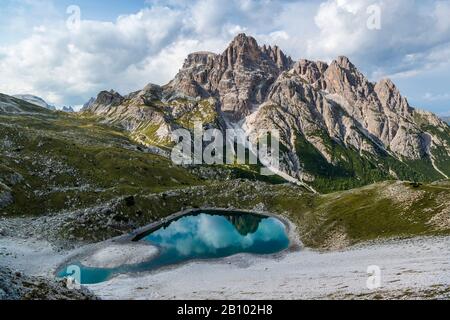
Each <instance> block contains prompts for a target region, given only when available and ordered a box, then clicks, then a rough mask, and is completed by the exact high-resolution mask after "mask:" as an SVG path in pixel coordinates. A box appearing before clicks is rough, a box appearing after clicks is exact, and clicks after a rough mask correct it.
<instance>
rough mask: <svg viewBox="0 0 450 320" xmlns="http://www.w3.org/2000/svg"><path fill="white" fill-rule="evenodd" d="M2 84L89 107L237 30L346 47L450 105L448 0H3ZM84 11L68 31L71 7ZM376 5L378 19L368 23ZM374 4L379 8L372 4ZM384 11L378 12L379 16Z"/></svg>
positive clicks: (320, 48) (222, 44) (170, 71)
mask: <svg viewBox="0 0 450 320" xmlns="http://www.w3.org/2000/svg"><path fill="white" fill-rule="evenodd" d="M0 5H1V6H0V7H1V9H0V21H1V22H0V74H1V75H2V79H8V80H7V81H6V80H2V81H0V92H2V93H6V94H18V93H30V94H35V95H39V96H41V97H43V98H44V99H46V100H47V101H48V102H50V103H54V104H57V105H80V104H82V103H83V102H85V101H87V100H88V99H89V98H90V97H91V96H95V95H96V94H97V93H98V92H99V91H100V90H103V89H112V88H114V89H116V90H118V91H119V92H121V93H122V94H126V93H128V92H131V91H134V90H138V89H140V88H142V87H143V86H144V85H145V84H147V83H149V82H153V83H158V84H164V83H166V82H168V81H169V80H170V79H171V78H172V77H173V76H174V75H175V74H176V72H177V70H178V69H179V68H180V67H181V65H182V63H183V61H184V58H185V57H186V55H187V54H188V53H190V52H193V51H199V50H209V51H214V52H222V51H223V50H224V49H225V48H226V46H227V44H228V43H229V41H230V40H231V39H232V38H233V37H234V36H235V35H236V34H237V33H239V32H246V33H247V34H249V35H252V36H254V37H255V38H256V39H257V40H258V42H259V43H261V44H262V43H267V44H278V45H279V46H280V47H281V48H282V49H283V50H284V51H285V52H286V53H287V54H289V55H291V56H292V57H293V58H294V59H300V58H307V59H313V60H324V61H327V62H330V61H331V60H332V59H333V58H335V57H337V56H339V55H346V56H348V57H349V58H350V59H351V60H352V61H353V62H354V63H355V64H356V65H357V66H358V67H359V68H360V69H361V70H362V71H363V72H364V73H365V74H366V75H367V76H368V77H369V79H370V80H372V81H377V80H379V79H380V78H383V77H390V78H392V79H393V80H394V82H395V83H396V84H397V85H398V86H399V88H400V90H401V91H402V93H403V94H404V95H406V96H407V97H408V99H409V101H410V103H411V104H412V105H413V106H417V107H420V108H423V109H428V110H432V111H434V112H436V113H438V114H443V115H444V114H448V115H450V86H449V83H450V19H449V17H450V0H420V1H419V0H322V1H312V0H304V1H295V0H285V1H271V0H240V1H238V0H229V1H226V2H225V1H222V0H191V1H181V0H166V1H164V0H147V1H145V0H127V1H123V0H97V1H88V0H81V1H80V0H57V1H56V0H0ZM70 5H77V6H79V8H80V10H81V21H80V25H79V26H80V27H79V28H78V29H76V30H72V29H69V28H68V27H67V24H66V21H67V19H68V18H69V15H68V14H67V13H66V10H67V8H68V6H70ZM373 5H376V8H379V13H380V16H379V18H380V19H379V22H380V26H379V28H368V27H367V22H368V21H369V19H370V18H373V16H372V15H371V14H370V12H372V11H370V10H369V9H370V8H371V6H373ZM369 11H370V12H369ZM377 17H378V16H377Z"/></svg>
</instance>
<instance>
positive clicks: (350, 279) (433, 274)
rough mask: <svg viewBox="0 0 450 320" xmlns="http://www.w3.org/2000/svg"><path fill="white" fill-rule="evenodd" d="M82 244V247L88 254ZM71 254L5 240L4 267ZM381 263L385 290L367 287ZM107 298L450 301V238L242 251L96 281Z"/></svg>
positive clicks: (0, 251)
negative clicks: (276, 252) (267, 253)
mask: <svg viewBox="0 0 450 320" xmlns="http://www.w3.org/2000/svg"><path fill="white" fill-rule="evenodd" d="M81 250H83V248H81V249H78V250H77V251H81ZM74 252H75V251H72V252H59V253H58V252H56V251H54V250H53V249H52V248H51V247H50V246H49V245H48V244H46V243H44V242H32V241H30V240H20V241H19V240H18V239H13V238H1V239H0V256H1V259H0V265H6V266H8V267H10V268H12V269H15V270H21V271H24V272H26V273H28V274H31V275H50V273H49V271H51V270H53V269H54V268H55V267H56V266H57V265H58V264H59V263H61V262H62V261H64V259H65V258H66V257H67V256H68V255H69V254H73V253H74ZM373 265H376V266H379V267H380V269H381V288H379V289H378V290H369V289H368V288H367V279H368V277H369V275H368V274H367V268H368V267H369V266H373ZM89 289H90V290H92V291H93V292H94V293H95V294H97V295H98V296H100V297H101V298H102V299H323V298H374V297H375V298H379V297H382V298H390V297H395V298H415V297H432V298H447V299H448V298H450V237H444V238H417V239H412V240H396V241H394V240H392V241H386V242H377V243H368V244H364V245H359V246H356V247H353V248H350V249H347V250H345V251H338V252H328V253H319V252H315V251H310V250H302V251H296V252H289V253H286V254H283V255H281V256H278V257H270V258H269V257H255V256H250V255H237V256H234V257H230V258H226V259H222V260H220V261H201V262H191V263H188V264H185V265H183V266H178V267H172V268H167V269H165V270H161V271H157V272H154V273H143V274H139V275H133V276H131V275H121V276H118V277H116V278H114V279H111V280H110V281H108V282H105V283H102V284H97V285H92V286H89Z"/></svg>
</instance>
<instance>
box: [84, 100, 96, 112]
mask: <svg viewBox="0 0 450 320" xmlns="http://www.w3.org/2000/svg"><path fill="white" fill-rule="evenodd" d="M94 102H95V98H94V97H91V98H90V99H89V100H88V101H87V102H86V103H85V104H83V107H82V108H81V111H84V110H87V109H89V107H90V106H91V105H92V104H93V103H94Z"/></svg>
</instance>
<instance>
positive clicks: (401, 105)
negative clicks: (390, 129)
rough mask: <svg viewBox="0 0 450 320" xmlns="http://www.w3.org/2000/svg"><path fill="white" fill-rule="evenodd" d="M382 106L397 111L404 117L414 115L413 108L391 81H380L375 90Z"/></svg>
mask: <svg viewBox="0 0 450 320" xmlns="http://www.w3.org/2000/svg"><path fill="white" fill-rule="evenodd" d="M374 90H375V92H376V94H377V96H378V99H379V100H380V102H381V104H382V106H383V107H384V108H387V109H389V110H391V111H395V112H397V113H399V114H400V115H402V116H403V117H408V116H409V115H411V113H412V108H411V107H410V106H409V103H408V101H407V99H406V98H405V97H403V96H402V95H401V93H400V91H399V90H398V88H397V86H396V85H395V84H394V83H393V82H392V81H391V80H390V79H382V80H380V81H379V82H378V83H377V84H376V85H375V88H374Z"/></svg>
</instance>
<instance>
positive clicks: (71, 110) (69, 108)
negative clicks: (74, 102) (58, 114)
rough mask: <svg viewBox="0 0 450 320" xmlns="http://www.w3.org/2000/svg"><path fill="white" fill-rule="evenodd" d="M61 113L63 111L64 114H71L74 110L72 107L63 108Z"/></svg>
mask: <svg viewBox="0 0 450 320" xmlns="http://www.w3.org/2000/svg"><path fill="white" fill-rule="evenodd" d="M62 111H64V112H69V113H71V112H75V110H73V108H72V107H70V106H69V107H66V106H64V107H63V108H62Z"/></svg>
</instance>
